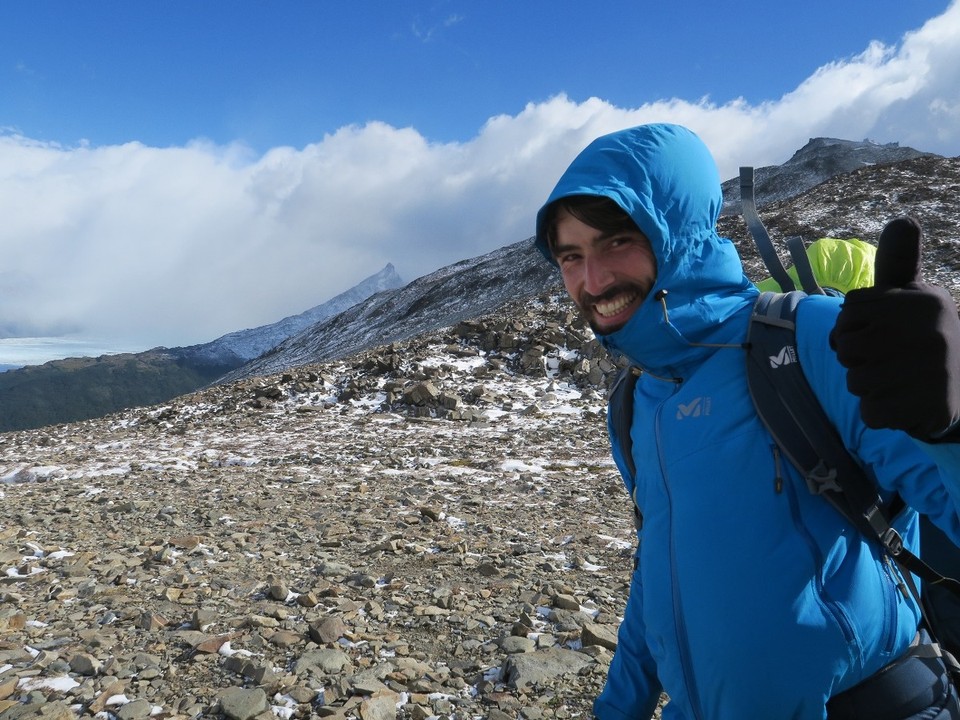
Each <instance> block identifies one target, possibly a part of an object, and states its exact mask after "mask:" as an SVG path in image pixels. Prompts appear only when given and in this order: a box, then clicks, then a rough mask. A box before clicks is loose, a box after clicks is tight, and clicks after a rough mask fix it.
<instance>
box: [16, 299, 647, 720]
mask: <svg viewBox="0 0 960 720" xmlns="http://www.w3.org/2000/svg"><path fill="white" fill-rule="evenodd" d="M571 323H572V324H571ZM611 370H612V366H611V365H610V364H609V363H608V362H607V361H606V360H605V359H604V358H603V357H602V355H600V354H599V351H598V346H597V345H596V343H595V341H593V340H591V338H590V333H589V331H588V330H587V329H585V328H584V327H582V326H581V325H579V324H578V323H577V322H575V321H574V316H573V315H572V313H571V310H570V308H569V306H568V305H567V304H566V302H565V301H563V300H562V299H560V298H559V297H557V296H556V295H555V296H552V297H551V296H549V295H548V296H544V297H541V298H539V299H537V300H536V302H532V301H524V302H522V303H514V304H512V305H509V306H506V307H504V308H502V310H501V311H499V312H497V313H495V314H493V315H490V316H487V317H485V318H480V319H474V320H471V321H464V322H462V323H459V324H457V325H455V326H454V327H451V328H449V329H447V330H444V331H442V332H438V333H432V334H429V335H426V336H422V337H420V338H417V339H414V340H410V341H407V342H405V343H400V344H394V345H388V346H385V347H382V348H380V349H377V350H374V351H368V352H365V353H361V354H359V355H357V356H354V357H352V358H350V359H345V360H342V361H338V362H331V363H326V364H322V365H313V366H307V367H303V368H299V369H297V370H294V371H291V372H289V373H286V374H282V375H275V376H271V377H267V378H260V379H255V380H248V381H242V382H239V383H234V384H230V385H222V386H218V387H216V388H212V389H210V390H207V391H204V392H202V393H200V394H196V395H192V396H186V397H183V398H180V399H178V400H176V401H174V402H172V403H169V404H167V405H163V406H157V407H153V408H150V409H146V410H131V411H127V412H125V413H123V414H120V415H113V416H111V417H107V418H103V419H99V420H90V421H87V422H83V423H78V424H74V425H64V426H57V427H53V428H47V429H43V430H33V431H25V432H20V433H11V434H6V435H0V495H2V501H0V637H2V640H0V718H4V720H6V718H14V717H16V718H23V717H63V718H68V717H75V715H76V714H79V715H82V716H90V715H93V714H95V713H100V712H104V711H109V712H111V713H113V714H114V715H115V716H116V717H118V718H122V719H133V718H140V717H143V718H145V717H147V716H148V715H150V714H151V713H153V714H154V715H159V716H161V717H176V718H191V717H200V716H203V717H229V718H237V719H238V720H247V719H249V718H255V717H257V718H261V720H266V719H267V718H270V717H274V716H279V717H303V718H306V717H334V718H338V717H339V718H346V717H360V718H363V719H364V720H372V719H374V718H377V719H379V718H394V717H401V718H415V719H417V720H424V719H425V718H428V717H460V718H466V717H489V718H495V719H504V720H505V719H506V718H516V717H518V716H521V714H522V716H523V717H526V718H572V717H588V716H589V707H590V702H591V699H592V698H593V697H594V696H595V694H596V693H597V692H598V691H599V688H600V687H601V685H602V682H603V678H604V674H605V671H606V666H607V664H608V662H609V660H610V657H611V652H612V650H613V648H614V647H615V644H616V639H615V638H616V628H617V624H618V621H619V617H620V615H621V614H622V611H623V602H624V598H625V595H626V588H627V578H628V574H629V569H630V567H631V562H632V542H631V535H632V524H631V516H630V513H629V510H628V506H627V504H626V502H625V498H624V496H623V494H622V490H621V487H620V482H619V479H618V476H617V474H616V471H615V470H614V468H613V466H612V464H611V460H610V458H609V455H608V452H607V447H606V442H605V438H604V430H603V427H604V426H603V412H604V410H603V406H604V395H605V384H606V381H607V378H608V377H609V374H610V371H611ZM102 717H105V716H102Z"/></svg>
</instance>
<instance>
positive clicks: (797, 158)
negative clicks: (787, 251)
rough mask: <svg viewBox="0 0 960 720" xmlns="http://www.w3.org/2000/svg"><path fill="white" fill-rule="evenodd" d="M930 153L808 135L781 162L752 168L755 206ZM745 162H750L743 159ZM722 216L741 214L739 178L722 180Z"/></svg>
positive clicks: (867, 141) (897, 144)
mask: <svg viewBox="0 0 960 720" xmlns="http://www.w3.org/2000/svg"><path fill="white" fill-rule="evenodd" d="M918 157H937V156H935V155H932V153H925V152H921V151H919V150H914V149H913V148H911V147H900V144H899V143H885V144H878V143H874V142H870V141H869V140H863V141H855V140H839V139H837V138H824V137H820V138H811V139H810V140H809V142H807V144H806V145H804V146H803V147H802V148H800V149H799V150H797V151H796V152H795V153H794V154H793V157H791V158H790V159H789V160H787V161H786V162H785V163H783V164H782V165H767V166H764V167H758V168H756V169H755V171H754V193H755V194H756V198H757V207H761V206H763V205H767V204H769V203H772V202H776V201H777V200H786V199H788V198H792V197H794V196H796V195H799V194H800V193H802V192H804V191H805V190H809V189H810V188H812V187H815V186H817V185H819V184H820V183H822V182H824V181H826V180H829V179H830V178H832V177H835V176H836V175H842V174H843V173H848V172H852V171H854V170H859V169H860V168H863V167H869V166H871V165H888V164H890V163H897V162H900V161H902V160H912V159H913V158H918ZM743 164H744V165H748V164H750V161H749V158H744V163H743ZM722 214H723V215H739V214H740V178H739V177H737V178H731V179H730V180H727V181H726V182H724V183H723V211H722Z"/></svg>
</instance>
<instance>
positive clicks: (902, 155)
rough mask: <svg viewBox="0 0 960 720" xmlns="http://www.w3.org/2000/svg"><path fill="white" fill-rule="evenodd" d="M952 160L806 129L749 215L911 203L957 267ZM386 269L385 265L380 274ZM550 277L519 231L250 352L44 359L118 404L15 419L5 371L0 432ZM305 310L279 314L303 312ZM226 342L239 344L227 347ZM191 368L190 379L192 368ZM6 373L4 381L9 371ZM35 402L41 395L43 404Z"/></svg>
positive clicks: (227, 373) (339, 341)
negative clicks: (66, 362)
mask: <svg viewBox="0 0 960 720" xmlns="http://www.w3.org/2000/svg"><path fill="white" fill-rule="evenodd" d="M956 162H957V159H949V158H943V157H941V156H939V155H935V154H932V153H924V152H920V151H918V150H914V149H913V148H904V147H901V146H900V145H899V144H897V143H888V144H886V145H878V144H876V143H870V142H868V141H865V142H857V141H846V140H838V139H834V138H813V139H811V140H810V141H809V142H808V143H807V144H806V145H805V146H804V147H803V148H801V149H800V150H798V151H797V152H796V153H794V155H793V156H792V157H791V158H790V160H788V161H787V162H786V163H784V164H783V165H782V166H770V167H765V168H758V169H757V184H758V188H757V191H758V195H759V196H760V198H759V199H760V204H761V215H762V216H763V218H764V220H765V222H766V223H767V225H768V228H769V229H770V230H771V234H772V235H775V236H776V235H780V236H787V235H800V236H801V237H803V238H805V239H807V240H811V239H815V238H816V237H822V236H835V237H849V236H854V237H861V238H862V239H866V240H873V239H874V238H875V237H876V235H877V234H878V233H879V230H880V228H881V227H882V225H883V223H884V222H886V220H888V219H890V218H892V217H894V216H895V215H897V214H902V213H904V212H911V213H913V214H916V215H917V216H918V217H919V219H921V221H922V222H924V225H925V227H926V228H927V235H928V245H929V246H930V247H931V248H933V250H934V252H935V254H937V255H938V256H939V257H942V258H943V259H944V264H943V267H946V268H957V267H960V266H958V264H957V262H956V243H955V241H954V240H953V238H957V237H960V230H958V228H957V223H956V220H955V219H954V218H952V217H951V216H950V213H949V212H947V211H945V208H951V207H957V205H958V204H960V198H958V197H957V194H956V187H958V186H960V181H958V179H957V177H956V174H957V173H956ZM848 168H852V169H848ZM941 177H942V178H943V179H944V180H943V182H939V183H938V182H937V178H941ZM951 183H952V185H951ZM765 187H779V188H780V189H779V190H778V191H777V192H771V191H769V190H764V188H765ZM723 191H724V207H725V208H726V209H728V210H729V208H732V207H737V206H738V205H739V183H738V179H737V178H733V179H731V180H728V181H726V182H724V183H723ZM938 194H939V195H938ZM718 229H719V230H720V232H721V234H723V235H725V236H726V237H730V238H731V239H733V240H734V242H736V243H737V245H738V248H739V249H740V253H741V256H742V257H743V259H744V265H745V268H746V269H747V270H748V274H751V277H753V278H754V279H760V278H762V277H764V276H765V275H766V273H765V271H764V270H763V268H762V266H761V265H760V262H759V258H758V257H757V254H756V251H755V249H754V248H753V245H752V242H751V241H750V239H749V237H748V235H747V233H746V228H745V226H744V224H743V221H742V218H740V216H739V215H733V214H731V213H730V212H725V213H724V214H722V215H721V217H720V220H719V222H718ZM391 268H392V266H390V265H388V266H387V267H386V268H384V270H383V271H381V272H387V271H388V269H391ZM371 277H375V276H371ZM955 277H957V274H956V273H953V274H951V273H943V274H941V275H940V280H941V284H944V285H945V286H946V287H948V288H950V289H951V291H953V292H954V293H955V294H956V293H957V281H956V280H955V279H954V278H955ZM559 285H560V278H559V274H558V273H557V272H556V270H555V269H554V268H553V267H552V266H550V265H549V264H548V263H546V262H545V261H544V259H543V258H542V257H541V256H540V255H539V253H537V251H536V250H535V249H534V248H533V244H532V242H531V241H530V239H525V240H521V241H519V242H514V243H512V244H509V245H505V246H503V247H501V248H498V249H497V250H495V251H493V252H491V253H488V254H486V255H483V256H480V257H477V258H470V259H466V260H462V261H460V262H458V263H454V264H453V265H449V266H446V267H444V268H441V269H439V270H437V271H435V272H433V273H430V274H428V275H425V276H423V277H421V278H417V279H416V280H414V281H412V282H410V283H408V284H406V285H401V286H398V287H393V288H384V289H378V290H377V291H376V292H372V293H371V294H370V295H369V296H368V297H367V298H366V299H364V300H362V301H360V302H357V303H354V304H352V305H350V307H348V308H346V309H343V310H341V311H340V312H338V313H337V314H333V315H330V316H329V317H326V318H321V319H316V317H314V318H311V322H309V323H307V324H306V325H305V326H304V327H301V328H300V329H299V330H298V331H297V332H295V333H293V334H291V335H289V336H288V337H286V338H285V339H282V340H281V341H280V342H279V343H276V344H272V347H269V348H267V349H266V351H265V352H263V353H262V354H257V355H256V356H255V357H252V358H251V357H241V354H242V353H246V354H248V355H250V354H252V353H253V352H255V351H258V350H261V349H262V347H253V346H251V345H249V344H246V345H245V340H244V339H243V338H244V333H245V332H247V331H238V333H230V334H228V335H225V336H223V337H222V338H218V339H217V340H215V341H212V342H211V343H205V344H202V345H197V346H190V347H186V348H174V349H171V350H168V349H165V348H159V349H156V350H154V351H150V352H151V354H150V355H148V356H144V357H142V358H139V359H140V360H142V361H143V366H142V367H138V363H137V360H138V358H137V357H136V356H134V357H133V358H131V357H129V356H121V357H117V358H116V359H112V360H111V359H109V358H98V359H97V360H96V361H88V364H89V365H96V364H98V363H99V364H101V365H102V364H107V365H109V364H113V365H114V369H113V370H112V373H108V372H104V371H103V370H102V368H98V370H97V372H93V371H90V370H88V371H87V372H89V373H90V378H93V377H96V383H97V384H99V385H100V386H101V387H100V389H99V391H98V393H95V394H93V395H91V393H90V389H89V388H85V387H84V381H83V378H82V377H81V375H82V373H83V372H84V368H83V367H82V363H73V364H72V365H71V367H69V368H63V367H60V368H55V369H54V370H52V371H51V375H50V376H48V377H45V378H44V377H40V378H33V379H34V380H35V382H36V384H37V385H43V384H44V383H47V384H50V385H51V386H52V387H53V388H56V389H55V390H54V392H57V393H60V394H63V392H64V391H63V388H64V387H65V376H67V375H69V373H71V372H73V373H79V374H80V375H78V377H77V378H75V381H74V384H73V387H74V388H75V390H74V391H73V392H75V393H76V394H77V396H78V397H84V398H90V397H101V396H104V395H109V394H110V392H111V388H116V389H117V390H118V392H119V390H120V389H122V387H123V386H126V390H124V392H128V394H127V395H126V396H125V397H124V398H122V399H121V401H116V400H114V401H113V402H114V404H113V405H112V406H110V405H108V404H100V405H98V404H91V403H90V402H89V400H84V401H83V402H84V404H85V405H87V407H86V408H85V409H86V411H87V412H86V414H85V415H82V416H69V415H66V414H62V413H61V414H60V415H56V408H55V407H54V408H52V409H51V411H50V412H51V414H50V415H47V416H46V418H45V419H44V420H43V421H39V420H36V419H34V420H33V421H32V422H33V423H34V424H32V425H31V424H28V425H24V424H19V425H18V424H16V423H12V422H10V421H9V420H6V419H5V418H4V415H3V414H4V413H7V414H9V412H10V410H9V408H11V407H17V404H18V403H19V404H20V407H23V406H25V405H30V404H31V403H32V404H33V405H36V404H37V402H36V400H35V399H32V398H31V396H30V394H29V393H28V392H26V387H25V386H26V385H28V383H26V382H23V383H21V386H23V387H22V388H21V394H20V395H19V396H14V395H11V394H10V392H9V390H8V389H5V386H4V376H5V375H9V373H2V374H0V430H10V429H18V428H23V427H37V426H38V425H37V424H36V423H38V422H39V423H40V424H48V423H51V422H66V421H71V420H76V419H82V418H83V417H96V416H97V415H100V414H104V413H105V412H111V411H113V410H117V409H120V408H122V407H131V406H136V405H142V404H144V403H147V404H150V403H156V402H161V401H163V400H164V399H165V398H157V397H156V396H150V397H149V398H147V397H146V396H142V397H141V398H140V399H138V400H136V401H131V399H130V398H131V394H130V393H129V387H130V386H131V385H135V383H134V382H132V381H131V380H130V379H129V377H130V376H131V375H133V376H136V375H137V373H141V377H142V378H143V379H144V381H145V382H150V383H152V384H153V385H154V386H159V387H166V388H167V390H166V392H173V393H176V394H180V393H182V392H190V391H192V390H194V389H196V388H197V387H202V386H204V385H206V384H211V383H216V384H226V383H230V382H235V381H237V380H240V379H245V378H251V377H256V376H258V375H265V374H271V373H277V372H283V371H285V370H288V369H290V368H293V367H298V366H301V365H305V364H310V363H316V362H323V361H326V360H330V359H334V358H341V357H345V356H347V355H350V354H352V353H357V352H361V351H363V350H366V349H369V348H371V347H375V346H377V345H383V344H388V343H392V342H398V341H400V340H404V339H406V338H410V337H413V336H415V335H417V334H419V333H424V332H429V331H431V330H436V329H438V328H441V327H445V326H449V325H453V324H455V323H457V322H460V321H463V320H466V319H469V318H471V317H476V316H478V315H481V314H483V313H485V312H489V311H490V310H492V309H495V308H496V307H498V306H499V305H501V304H503V303H505V302H507V301H514V300H518V299H520V300H522V299H524V298H533V297H535V296H536V295H537V294H539V293H541V292H543V291H548V290H551V289H556V288H558V287H559ZM309 312H310V311H307V312H306V313H301V314H300V315H298V316H291V317H296V318H301V319H304V318H306V316H307V314H308V313H309ZM280 322H281V323H282V322H283V321H280ZM264 327H270V326H264ZM231 343H233V344H231ZM270 344H271V343H270V342H267V343H264V345H270ZM238 347H239V348H241V350H240V351H239V352H238V351H237V348H238ZM111 357H112V356H111ZM162 357H165V358H166V364H164V362H163V361H162V360H161V359H160V358H162ZM40 367H44V366H40ZM158 368H160V369H162V370H163V371H165V372H160V370H159V369H158ZM13 372H16V371H13ZM158 372H159V373H160V374H159V375H158ZM182 372H187V373H190V372H192V373H195V375H194V376H193V377H189V378H188V385H186V386H183V385H177V384H176V383H178V382H182V380H183V379H182V378H178V377H177V376H178V374H180V373H182ZM198 372H199V373H200V376H197V375H196V373H198ZM11 377H13V376H11ZM7 380H8V382H9V381H10V378H7ZM45 402H48V404H49V401H45ZM124 403H126V404H124ZM20 422H23V421H22V420H21V421H20Z"/></svg>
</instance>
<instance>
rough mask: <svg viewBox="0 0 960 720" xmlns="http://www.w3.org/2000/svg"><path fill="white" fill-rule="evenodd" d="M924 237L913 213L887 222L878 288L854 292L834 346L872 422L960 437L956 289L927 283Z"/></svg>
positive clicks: (924, 434)
mask: <svg viewBox="0 0 960 720" xmlns="http://www.w3.org/2000/svg"><path fill="white" fill-rule="evenodd" d="M922 238H923V230H922V229H921V227H920V224H919V223H918V222H917V221H916V220H914V219H913V218H909V217H901V218H897V219H896V220H892V221H891V222H889V223H887V225H886V227H885V228H884V229H883V232H881V233H880V240H879V242H878V247H877V257H876V271H875V281H874V282H875V284H874V287H872V288H864V289H859V290H852V291H850V292H849V293H847V296H846V298H845V299H844V301H843V306H842V308H841V310H840V315H839V317H838V318H837V322H836V325H835V326H834V328H833V331H832V332H831V333H830V346H831V347H832V348H833V349H834V350H835V351H836V353H837V358H838V359H839V361H840V363H841V364H842V365H843V366H844V367H846V368H847V388H848V389H849V390H850V392H851V393H853V394H854V395H857V396H858V397H859V398H860V415H861V416H862V417H863V421H864V423H865V424H866V425H867V426H868V427H872V428H895V429H899V430H904V431H906V432H907V433H909V434H910V435H912V436H913V437H915V438H918V439H920V440H924V441H927V442H931V441H932V442H937V441H939V442H960V425H958V422H960V317H958V315H957V305H956V303H955V302H954V300H953V298H952V297H951V296H950V293H948V292H947V291H946V290H944V289H943V288H940V287H936V286H934V285H927V284H926V283H924V282H922V279H921V272H920V256H921V245H922Z"/></svg>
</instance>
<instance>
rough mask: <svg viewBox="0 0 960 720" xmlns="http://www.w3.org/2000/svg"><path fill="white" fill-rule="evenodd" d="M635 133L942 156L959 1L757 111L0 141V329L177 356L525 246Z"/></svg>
mask: <svg viewBox="0 0 960 720" xmlns="http://www.w3.org/2000/svg"><path fill="white" fill-rule="evenodd" d="M653 121H669V122H679V123H682V124H685V125H688V126H689V127H691V128H693V129H694V130H696V131H697V132H698V133H699V134H700V135H701V136H702V137H703V138H704V140H705V141H706V142H707V144H708V145H709V146H710V148H711V149H712V151H713V152H714V155H715V157H716V159H717V162H718V164H719V166H720V170H721V176H722V177H724V178H729V177H733V176H734V175H735V174H736V171H737V167H738V166H739V165H741V164H752V165H757V166H759V165H767V164H773V163H781V162H783V161H785V160H787V159H788V158H789V157H790V155H791V154H792V153H793V152H794V151H796V150H797V149H799V148H800V147H801V146H802V145H803V144H804V143H806V141H807V140H808V139H809V138H811V137H818V136H828V137H838V138H844V139H853V140H860V139H865V138H868V139H870V140H873V141H876V142H899V143H900V144H902V145H909V146H912V147H915V148H917V149H919V150H926V151H931V152H937V153H940V154H944V155H951V156H953V155H957V154H958V153H960V2H954V3H953V4H951V6H950V7H949V9H948V10H947V11H946V12H945V13H944V14H943V15H941V16H939V17H937V18H934V19H932V20H930V21H929V22H927V23H926V24H925V25H924V26H923V27H922V28H921V29H919V30H917V31H915V32H911V33H908V34H907V35H906V36H904V38H903V39H902V41H901V42H900V44H898V45H897V46H896V47H889V46H884V45H881V44H879V43H875V44H873V45H871V46H870V47H868V48H866V49H865V50H864V51H863V52H862V53H861V54H860V55H858V56H856V57H852V58H848V59H845V60H842V61H838V62H835V63H832V64H830V65H826V66H824V67H822V68H819V69H818V70H817V71H816V72H815V73H814V74H813V75H811V77H810V78H808V79H807V80H806V81H804V82H803V83H802V84H801V85H800V86H799V87H797V88H796V89H795V90H793V91H792V92H790V93H788V94H786V95H784V96H783V97H781V98H776V99H770V100H769V101H767V102H764V103H761V104H759V105H750V104H748V103H746V102H745V101H734V102H731V103H728V104H725V105H716V104H713V103H712V102H711V101H710V100H709V98H705V99H700V100H696V101H690V100H686V99H668V100H661V101H657V102H651V103H649V104H646V105H643V106H642V107H638V108H619V107H614V106H613V105H611V104H609V103H607V102H605V101H603V100H601V99H590V100H587V101H585V102H580V103H578V102H573V101H571V100H570V99H568V98H566V97H564V96H557V97H554V98H552V99H549V100H547V101H545V102H541V103H536V104H530V105H528V106H527V107H526V108H524V109H523V110H522V111H520V112H519V113H518V114H516V115H513V116H498V117H494V118H491V119H490V120H489V121H488V122H487V123H486V124H485V125H484V127H483V128H481V129H480V130H479V132H478V134H477V135H476V137H474V138H472V139H471V140H469V141H466V142H462V143H450V144H436V143H431V142H429V141H428V140H427V139H425V138H424V137H423V136H421V135H420V134H419V133H418V132H417V130H416V129H415V128H394V127H390V126H388V125H385V124H382V123H377V122H372V123H369V124H367V125H364V126H351V127H345V128H342V129H341V130H339V131H337V132H336V133H333V134H331V135H328V136H326V137H324V138H322V139H321V140H319V141H318V142H316V143H314V144H311V145H308V146H307V147H304V148H302V149H295V148H276V149H274V150H271V151H269V152H267V153H266V154H264V155H262V156H253V155H252V154H251V153H250V152H249V151H248V150H247V149H245V148H244V147H241V146H236V147H233V146H231V147H220V146H214V145H210V144H206V143H203V142H197V143H194V144H191V145H189V146H187V147H174V148H153V147H147V146H144V145H141V144H138V143H129V144H126V145H120V146H109V147H62V146H59V145H55V144H50V143H41V142H37V141H34V140H32V139H30V138H28V137H23V136H22V135H19V134H16V133H13V132H7V133H4V134H0V253H2V257H3V263H2V265H0V297H2V298H3V302H2V303H0V336H11V335H50V334H61V333H64V332H78V333H82V334H85V335H94V336H100V337H112V338H118V339H120V338H122V339H124V340H125V341H127V342H128V343H130V342H134V343H140V344H141V345H142V346H143V348H147V347H152V346H154V345H168V346H173V345H183V344H191V343H197V342H203V341H207V340H212V339H214V338H215V337H218V336H219V335H222V334H224V333H226V332H230V331H232V330H237V329H241V328H246V327H253V326H256V325H261V324H264V323H268V322H273V321H274V320H277V319H279V318H281V317H284V316H286V315H290V314H294V313H297V312H300V311H302V310H305V309H307V308H308V307H311V306H313V305H316V304H318V303H320V302H323V301H325V300H327V299H329V298H330V297H332V296H333V295H336V294H337V293H339V292H342V291H344V290H346V289H348V288H349V287H351V286H352V285H354V284H356V283H357V282H359V281H360V280H362V279H363V278H364V277H366V276H367V275H370V274H372V273H374V272H376V271H378V270H379V269H380V268H382V267H383V266H384V265H385V264H386V263H387V262H393V263H394V264H395V265H396V267H397V269H398V271H399V272H400V274H401V275H402V276H403V277H404V278H405V279H407V280H412V279H414V278H416V277H418V276H420V275H423V274H426V273H428V272H430V271H432V270H435V269H437V268H439V267H442V266H444V265H447V264H449V263H451V262H455V261H457V260H460V259H463V258H467V257H472V256H475V255H479V254H481V253H484V252H487V251H489V250H492V249H494V248H497V247H500V246H502V245H505V244H508V243H512V242H515V241H517V240H521V239H523V238H525V237H528V236H529V235H530V234H531V233H532V229H533V217H534V214H535V213H536V210H537V208H538V207H539V205H540V203H541V202H542V201H543V199H544V198H545V197H546V195H547V194H548V193H549V191H550V189H551V188H552V186H553V183H554V182H555V181H556V179H557V177H558V176H559V175H560V173H561V172H562V171H563V169H564V168H565V167H566V165H567V164H568V163H569V161H570V160H571V159H572V158H573V156H574V155H575V154H576V153H577V152H578V151H579V150H580V149H582V148H583V146H585V145H586V144H587V143H588V142H590V140H592V139H593V138H594V137H596V136H597V135H600V134H602V133H605V132H609V131H612V130H616V129H619V128H622V127H627V126H630V125H635V124H639V123H644V122H653Z"/></svg>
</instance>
